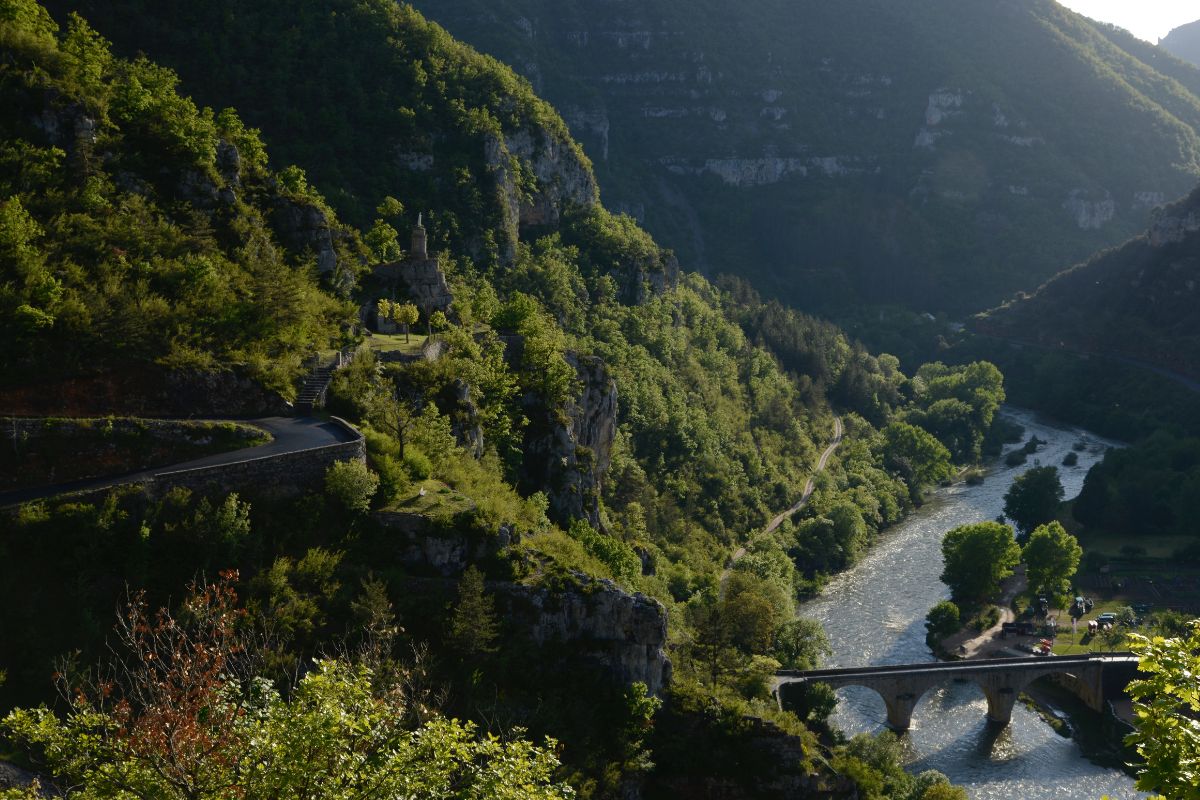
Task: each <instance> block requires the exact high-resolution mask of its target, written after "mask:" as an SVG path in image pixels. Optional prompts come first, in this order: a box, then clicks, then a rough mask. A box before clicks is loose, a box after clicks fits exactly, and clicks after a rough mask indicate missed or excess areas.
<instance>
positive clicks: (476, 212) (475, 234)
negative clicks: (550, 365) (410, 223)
mask: <svg viewBox="0 0 1200 800" xmlns="http://www.w3.org/2000/svg"><path fill="white" fill-rule="evenodd" d="M47 5H48V6H49V7H50V9H51V11H52V12H54V13H55V15H56V16H57V17H58V18H60V19H63V18H65V16H66V14H67V13H68V12H71V11H76V12H79V13H81V14H83V15H84V16H85V17H87V18H88V19H89V21H90V22H91V23H92V24H93V25H95V26H96V28H97V29H98V30H99V31H100V32H101V33H102V34H103V35H105V36H107V37H109V38H111V39H112V40H113V41H114V43H115V45H116V46H117V49H118V50H119V51H124V52H127V53H130V54H133V53H138V52H146V53H147V54H148V55H149V56H150V57H152V58H154V59H155V60H157V61H159V62H161V63H163V64H164V65H167V66H170V67H172V68H173V69H175V70H176V71H178V72H179V74H180V76H181V78H182V79H183V83H184V85H185V86H186V87H187V88H188V91H189V93H191V94H193V95H194V96H196V97H197V98H198V99H199V100H200V101H201V102H205V103H209V104H210V105H212V106H213V107H215V108H222V107H224V106H226V105H230V104H232V105H234V106H236V107H238V108H240V109H242V110H243V114H244V117H245V119H246V120H247V122H248V123H249V124H251V125H253V126H255V127H257V128H260V129H261V130H262V132H263V134H264V137H265V138H266V139H267V140H268V141H270V143H271V145H272V153H273V154H274V155H275V157H277V158H279V159H280V161H281V163H283V164H287V163H293V164H297V165H298V166H300V167H302V168H303V169H304V170H305V171H306V172H307V176H308V178H309V180H310V181H311V183H312V184H313V185H315V186H335V187H339V189H340V191H338V192H336V193H333V194H331V195H329V202H330V205H331V207H333V208H335V209H336V210H337V212H338V214H339V215H340V216H341V217H343V218H345V219H346V220H348V221H349V222H351V223H354V224H357V225H359V226H361V227H363V228H368V227H369V226H370V225H371V223H372V221H373V219H374V218H376V217H377V216H378V215H377V214H376V213H375V209H376V207H377V206H378V205H379V203H380V201H382V200H383V199H384V198H385V197H387V196H393V197H400V198H403V201H404V204H405V206H407V207H408V209H410V212H411V214H412V216H414V217H415V216H416V214H417V213H418V212H424V214H425V215H426V216H425V220H426V222H427V223H428V224H429V229H430V250H431V252H439V251H440V250H442V249H443V248H447V247H453V248H454V249H455V250H456V252H458V253H459V254H462V253H466V254H468V255H470V256H472V257H473V258H475V259H477V260H484V259H493V258H494V259H496V260H497V261H498V262H500V263H501V264H504V263H508V262H511V260H512V259H513V257H514V254H515V252H516V244H517V242H518V241H519V239H520V236H521V231H522V229H523V228H526V227H542V226H553V225H555V224H556V223H557V222H558V220H559V219H560V217H561V216H562V214H563V212H564V211H565V210H566V209H567V208H569V207H572V206H583V207H587V206H590V205H592V204H594V203H596V202H597V197H598V192H597V188H596V181H595V178H594V177H593V175H592V169H591V164H590V162H589V161H588V159H587V157H586V156H584V155H583V151H582V150H581V149H580V148H579V147H578V146H577V145H576V144H575V142H574V141H573V140H572V139H571V136H570V133H569V131H568V129H567V127H566V125H565V124H564V123H563V121H562V119H561V118H560V117H559V116H558V115H557V113H555V112H554V110H553V109H551V108H550V106H549V105H547V104H546V103H545V102H543V101H542V100H540V99H539V98H537V97H536V96H535V95H534V94H533V92H532V90H531V89H530V88H529V86H528V84H526V83H525V82H524V81H521V80H520V79H519V78H517V77H516V75H514V74H513V73H512V72H510V71H509V70H508V69H507V68H506V67H504V66H503V65H502V64H499V63H496V62H495V61H492V60H490V59H485V58H484V57H482V56H481V55H479V54H478V53H475V52H473V51H471V50H470V48H468V47H466V46H464V45H463V44H461V43H459V42H456V41H454V40H452V39H451V38H450V37H449V36H446V34H445V32H444V31H442V30H440V29H439V28H437V27H436V26H434V25H431V24H430V23H428V22H427V21H426V20H424V19H423V18H422V17H421V16H420V15H419V14H418V13H417V12H416V11H414V10H413V9H412V8H411V7H409V6H408V5H406V4H397V3H385V2H376V1H372V2H366V3H356V2H351V0H333V2H331V3H329V4H328V5H327V7H326V8H324V10H323V13H311V14H310V13H298V12H296V10H295V8H294V7H293V5H292V4H289V3H287V2H285V0H262V2H258V3H254V4H251V5H250V6H247V5H246V4H245V3H242V2H239V1H238V0H210V2H205V3H192V2H188V0H161V1H160V2H156V3H153V4H143V3H132V2H130V3H109V2H104V3H101V2H96V0H50V2H48V3H47ZM281 18H283V19H287V20H288V24H289V25H290V26H292V27H291V28H290V29H289V31H290V32H289V35H288V37H287V39H288V42H287V45H286V46H285V47H284V48H283V49H282V50H280V51H279V53H278V54H277V55H278V57H277V58H272V59H266V60H264V59H262V58H259V57H258V56H257V55H256V50H257V44H258V43H259V42H261V41H262V40H263V39H264V38H266V37H270V36H273V35H276V34H278V26H279V20H280V19H281ZM197 30H203V31H209V32H211V36H209V37H197V36H196V35H195V31H197ZM244 37H250V40H245V39H244ZM201 38H204V41H203V42H202V41H201ZM331 63H335V64H336V66H331ZM310 65H312V66H311V68H310ZM352 87H353V90H351V89H352ZM314 211H319V210H318V209H306V210H304V211H303V213H301V212H300V211H299V210H297V209H294V208H289V207H286V206H284V207H281V208H280V209H279V210H278V211H277V214H276V216H277V221H278V224H279V227H280V229H281V236H283V237H284V238H286V239H288V240H289V241H295V242H297V243H299V244H300V245H306V246H308V247H310V248H311V249H312V251H313V252H314V253H315V254H316V255H317V257H318V263H319V264H320V267H321V269H322V270H323V271H324V270H327V269H330V268H331V266H332V264H333V262H332V260H331V258H330V255H329V253H330V247H329V239H330V236H329V232H328V230H327V228H328V226H327V225H325V224H323V222H322V220H321V219H320V218H319V215H318V214H315V213H314ZM332 239H333V243H334V244H335V245H336V240H337V236H336V233H335V234H334V235H333V237H332Z"/></svg>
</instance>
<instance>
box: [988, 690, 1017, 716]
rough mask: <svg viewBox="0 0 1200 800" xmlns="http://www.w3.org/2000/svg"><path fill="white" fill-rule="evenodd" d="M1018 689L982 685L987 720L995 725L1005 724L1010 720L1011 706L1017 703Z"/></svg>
mask: <svg viewBox="0 0 1200 800" xmlns="http://www.w3.org/2000/svg"><path fill="white" fill-rule="evenodd" d="M1019 694H1020V690H1019V689H1014V688H1012V687H1011V686H1003V687H1000V688H997V689H989V688H987V687H984V690H983V696H984V697H986V698H987V706H988V710H987V718H988V722H991V723H994V724H996V725H1007V724H1008V723H1010V722H1012V712H1013V706H1014V705H1016V703H1017V695H1019Z"/></svg>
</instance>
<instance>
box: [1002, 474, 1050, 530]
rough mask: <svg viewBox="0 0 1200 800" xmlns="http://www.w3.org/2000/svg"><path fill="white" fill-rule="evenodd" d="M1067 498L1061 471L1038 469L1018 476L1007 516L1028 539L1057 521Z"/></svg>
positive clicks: (1006, 501) (1006, 507)
mask: <svg viewBox="0 0 1200 800" xmlns="http://www.w3.org/2000/svg"><path fill="white" fill-rule="evenodd" d="M1063 495H1064V491H1063V486H1062V481H1060V480H1059V479H1058V467H1034V468H1033V469H1031V470H1029V471H1027V472H1025V473H1024V474H1023V475H1019V476H1017V479H1016V480H1014V481H1013V483H1012V486H1010V487H1009V489H1008V492H1007V493H1006V494H1005V495H1004V516H1006V517H1008V518H1009V519H1011V520H1012V521H1013V522H1014V523H1015V524H1016V526H1017V530H1019V531H1020V532H1021V533H1022V534H1024V535H1025V536H1028V535H1029V533H1030V532H1031V531H1032V530H1033V529H1034V528H1036V527H1037V526H1038V525H1041V524H1043V523H1045V522H1049V521H1050V520H1052V519H1054V515H1055V514H1056V513H1058V506H1059V504H1061V503H1062V500H1063Z"/></svg>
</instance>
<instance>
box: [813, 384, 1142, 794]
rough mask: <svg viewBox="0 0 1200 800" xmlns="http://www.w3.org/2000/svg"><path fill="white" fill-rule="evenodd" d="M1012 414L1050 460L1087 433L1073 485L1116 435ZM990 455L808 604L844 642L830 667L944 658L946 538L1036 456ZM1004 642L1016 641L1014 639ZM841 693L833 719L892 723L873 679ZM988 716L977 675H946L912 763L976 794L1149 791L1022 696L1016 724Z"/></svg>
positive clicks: (858, 727)
mask: <svg viewBox="0 0 1200 800" xmlns="http://www.w3.org/2000/svg"><path fill="white" fill-rule="evenodd" d="M1005 413H1006V415H1009V416H1010V417H1011V418H1012V419H1014V421H1016V422H1018V423H1019V424H1021V425H1023V426H1024V427H1025V428H1026V434H1025V438H1029V437H1030V436H1034V435H1036V436H1037V438H1038V439H1039V440H1042V441H1044V442H1046V444H1045V445H1043V446H1042V447H1040V448H1039V450H1038V453H1037V454H1036V457H1037V458H1040V459H1041V460H1042V463H1045V464H1051V463H1054V464H1059V463H1061V462H1062V459H1063V457H1064V456H1066V454H1067V453H1069V452H1072V451H1073V446H1074V445H1075V444H1076V443H1077V442H1079V441H1081V440H1084V441H1086V445H1087V447H1086V449H1085V450H1083V451H1081V452H1080V456H1079V462H1078V464H1076V465H1074V466H1064V467H1062V468H1061V470H1060V471H1061V475H1062V480H1063V484H1064V487H1065V488H1066V491H1067V495H1068V496H1074V495H1076V494H1078V492H1079V490H1080V488H1081V487H1082V485H1083V479H1084V476H1085V475H1086V474H1087V471H1088V469H1089V468H1090V467H1091V466H1092V464H1094V463H1095V462H1096V461H1098V460H1099V459H1100V458H1101V457H1102V455H1103V451H1104V448H1106V447H1107V446H1108V445H1109V442H1108V441H1107V440H1104V439H1101V438H1100V437H1097V436H1095V435H1094V434H1092V433H1090V432H1088V431H1082V430H1079V429H1077V428H1070V427H1068V426H1062V425H1057V424H1054V423H1051V422H1047V421H1046V420H1043V419H1040V418H1038V417H1037V416H1036V415H1034V414H1032V413H1029V412H1026V411H1022V410H1019V409H1011V408H1009V409H1006V410H1005ZM988 466H989V471H988V474H987V478H986V480H984V482H983V483H981V484H975V485H972V484H970V483H967V482H962V483H956V484H954V485H953V486H949V487H943V488H939V489H937V490H935V491H933V492H931V493H930V495H929V498H928V500H927V502H926V503H925V504H924V505H923V506H921V507H920V508H918V509H916V510H914V511H913V512H912V513H911V514H909V515H908V517H907V518H906V519H904V520H903V521H900V522H898V523H896V524H895V525H894V526H892V527H891V528H889V529H888V530H887V531H886V532H883V533H881V535H880V536H879V537H878V539H877V541H876V543H875V544H874V545H873V546H872V548H871V549H870V551H869V552H867V553H865V554H864V556H863V558H862V560H861V561H859V563H858V564H857V565H855V566H854V567H853V568H852V569H850V570H849V571H847V572H844V573H842V574H840V575H837V576H834V577H832V578H830V579H829V582H828V584H827V585H826V587H825V589H824V591H823V592H822V594H821V596H819V597H817V598H815V599H813V600H811V601H808V602H806V603H805V604H804V605H803V606H802V607H801V610H800V613H801V615H802V616H805V617H809V618H812V619H815V620H817V621H818V622H820V623H821V624H822V625H823V626H824V627H825V630H826V631H827V632H828V635H829V640H830V643H831V647H832V649H833V653H832V655H831V656H830V657H829V658H828V659H826V660H825V662H824V663H823V666H826V667H830V668H833V667H863V666H874V665H886V664H913V663H920V662H927V661H931V660H934V659H933V656H932V655H931V653H930V649H929V647H928V645H927V644H926V642H925V616H926V614H927V613H928V612H929V610H930V608H932V607H933V606H934V605H935V604H936V603H937V602H938V601H940V600H945V599H947V598H948V595H949V591H948V590H947V588H946V586H945V585H944V584H943V583H942V582H941V580H940V575H941V571H942V558H941V542H942V538H943V537H944V536H945V534H946V532H947V531H949V530H951V529H952V528H955V527H957V526H959V525H963V524H968V523H974V522H982V521H986V520H991V519H995V518H996V516H997V515H998V514H1000V513H1002V511H1003V507H1004V494H1005V493H1006V492H1007V490H1008V487H1009V486H1010V485H1011V484H1012V481H1013V479H1014V478H1016V476H1017V475H1020V474H1021V473H1022V472H1024V471H1025V470H1026V469H1028V467H1029V466H1032V464H1030V465H1025V466H1020V467H1015V466H1009V465H1006V464H1005V463H1004V462H1003V460H1002V459H997V460H995V461H992V462H990V463H989V465H988ZM1000 641H1002V642H1004V643H1005V644H1006V645H1008V644H1015V640H1013V639H1011V638H1010V639H1009V640H1000ZM1039 686H1040V684H1039ZM837 695H838V705H837V708H836V709H835V711H834V713H833V714H832V715H831V717H830V720H829V722H830V724H831V726H833V727H835V728H837V729H838V730H840V731H842V732H843V733H844V734H846V735H847V736H853V735H855V734H857V733H872V732H876V731H879V730H881V729H882V728H883V727H884V724H885V720H886V715H887V714H886V708H885V707H884V703H883V700H882V698H881V697H880V696H879V695H878V694H876V693H875V692H874V691H873V690H871V689H867V688H861V689H859V688H854V687H849V688H845V689H839V690H838V691H837ZM1059 708H1062V707H1059ZM986 715H987V703H986V700H985V698H984V696H983V693H982V692H981V691H980V689H979V688H978V687H977V686H976V685H974V684H973V683H969V684H968V683H954V682H946V683H945V684H943V685H941V686H939V687H936V688H934V689H931V690H930V691H928V692H926V693H925V694H924V695H923V696H922V698H921V700H920V702H919V703H918V704H917V707H916V709H915V711H914V714H913V725H912V727H911V728H910V730H909V731H908V733H907V734H905V735H904V736H903V737H902V742H903V745H904V747H905V748H906V749H907V750H908V753H909V757H908V769H910V770H912V771H914V772H921V771H924V770H928V769H936V770H938V771H939V772H942V773H944V774H946V775H947V776H948V777H949V778H950V780H951V781H952V782H954V783H956V784H959V785H962V786H965V787H966V788H967V791H968V793H969V794H970V796H971V797H972V798H974V800H1009V798H1013V797H1020V798H1023V800H1095V798H1097V797H1102V796H1104V795H1108V796H1109V797H1111V798H1113V799H1114V800H1134V799H1135V798H1139V797H1140V795H1139V793H1138V792H1137V791H1136V790H1135V789H1134V786H1133V781H1132V780H1131V779H1130V778H1129V776H1128V775H1126V774H1125V773H1124V772H1121V771H1120V770H1117V769H1113V768H1110V767H1105V766H1099V765H1097V764H1095V763H1093V762H1092V761H1091V760H1089V759H1087V758H1084V757H1083V755H1084V754H1083V752H1082V749H1081V743H1080V742H1079V741H1077V740H1076V739H1075V738H1074V737H1072V738H1064V737H1062V736H1060V735H1058V734H1057V733H1055V732H1054V730H1053V729H1052V728H1051V727H1050V726H1049V725H1047V724H1046V723H1045V722H1043V721H1042V718H1041V717H1040V716H1039V715H1038V714H1037V713H1035V712H1034V711H1031V710H1030V709H1029V708H1027V707H1025V706H1023V705H1018V707H1017V708H1016V709H1014V713H1013V719H1012V722H1011V723H1010V725H1008V726H1007V727H1005V728H997V727H996V726H991V725H988V723H987V720H986ZM1084 724H1086V723H1084ZM1084 724H1081V725H1080V726H1079V727H1083V726H1084Z"/></svg>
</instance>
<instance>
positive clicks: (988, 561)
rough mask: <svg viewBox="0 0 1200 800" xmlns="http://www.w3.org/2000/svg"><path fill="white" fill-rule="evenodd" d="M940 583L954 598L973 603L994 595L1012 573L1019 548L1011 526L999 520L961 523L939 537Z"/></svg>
mask: <svg viewBox="0 0 1200 800" xmlns="http://www.w3.org/2000/svg"><path fill="white" fill-rule="evenodd" d="M942 560H943V565H944V566H943V570H942V582H943V583H945V584H946V585H947V586H949V587H950V593H951V594H952V595H953V596H954V598H955V599H956V600H965V601H967V602H971V603H975V602H979V601H982V600H986V599H987V598H989V597H991V596H992V595H994V594H995V593H996V592H997V591H998V590H999V588H1000V582H1001V581H1002V580H1004V579H1005V578H1007V577H1008V576H1010V575H1012V571H1013V567H1015V566H1016V565H1017V563H1018V562H1019V561H1020V560H1021V548H1020V547H1019V546H1018V545H1017V542H1016V540H1015V539H1014V538H1013V532H1012V528H1010V527H1008V526H1007V525H1002V524H1000V523H999V522H977V523H974V524H971V525H960V526H959V527H957V528H955V529H954V530H952V531H950V532H949V533H947V534H946V538H945V539H943V540H942Z"/></svg>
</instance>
